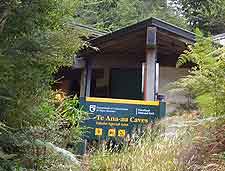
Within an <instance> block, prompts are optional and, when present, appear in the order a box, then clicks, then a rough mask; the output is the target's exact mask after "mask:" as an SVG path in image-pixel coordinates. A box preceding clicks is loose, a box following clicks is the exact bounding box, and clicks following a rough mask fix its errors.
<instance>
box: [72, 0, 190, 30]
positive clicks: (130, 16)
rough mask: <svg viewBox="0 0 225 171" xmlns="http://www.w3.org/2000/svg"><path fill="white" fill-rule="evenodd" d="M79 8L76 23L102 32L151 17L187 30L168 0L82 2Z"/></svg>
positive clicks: (96, 0) (85, 0) (90, 0)
mask: <svg viewBox="0 0 225 171" xmlns="http://www.w3.org/2000/svg"><path fill="white" fill-rule="evenodd" d="M77 7H78V9H79V10H77V13H76V16H75V19H76V21H77V22H81V23H83V24H87V25H91V26H94V27H96V28H98V29H100V30H109V31H113V30H116V29H119V28H121V27H125V26H127V25H130V24H133V23H136V22H139V21H142V20H144V19H147V18H149V17H158V18H161V19H164V20H166V21H168V22H171V23H173V24H176V25H178V26H181V27H185V28H186V22H185V20H184V18H183V17H182V16H179V15H177V14H176V13H175V12H174V9H173V8H172V7H171V6H167V1H166V0H157V1H154V0H101V1H100V0H94V1H93V0H82V1H80V3H79V5H78V6H77Z"/></svg>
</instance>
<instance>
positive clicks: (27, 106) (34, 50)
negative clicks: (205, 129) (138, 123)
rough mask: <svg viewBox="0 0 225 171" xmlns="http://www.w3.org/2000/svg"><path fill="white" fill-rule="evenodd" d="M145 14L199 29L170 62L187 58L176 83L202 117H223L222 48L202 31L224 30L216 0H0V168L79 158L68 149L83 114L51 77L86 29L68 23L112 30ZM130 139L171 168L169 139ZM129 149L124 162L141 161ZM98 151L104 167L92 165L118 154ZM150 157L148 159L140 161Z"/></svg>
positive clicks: (42, 166)
mask: <svg viewBox="0 0 225 171" xmlns="http://www.w3.org/2000/svg"><path fill="white" fill-rule="evenodd" d="M151 16H154V17H158V18H161V19H163V20H165V21H168V22H170V23H173V24H175V25H177V26H180V27H183V28H186V29H188V30H192V31H193V30H195V29H196V28H199V29H200V30H201V31H202V32H203V33H200V32H199V31H197V35H198V36H197V43H196V44H195V45H194V46H190V48H189V49H188V50H187V51H185V52H184V54H183V55H182V56H181V58H180V60H179V61H178V65H182V64H184V63H186V62H189V61H192V62H194V63H196V66H195V67H193V68H192V70H191V73H190V74H191V75H190V76H188V77H186V78H183V79H181V80H179V81H178V82H177V83H176V87H178V88H182V89H186V90H188V91H189V92H191V94H192V95H193V98H194V99H195V102H196V104H197V106H198V108H199V110H200V111H202V114H204V115H202V117H209V116H220V117H222V116H223V115H224V114H225V107H224V104H225V98H224V97H225V87H224V86H225V79H224V75H225V59H224V56H225V55H224V48H223V47H219V46H217V45H215V44H214V43H213V42H212V39H211V38H205V37H204V36H203V34H204V35H214V34H219V33H223V32H225V23H224V20H225V18H224V17H225V1H224V0H205V1H202V0H174V1H167V0H61V1H57V0H32V1H30V0H3V1H0V170H7V171H10V170H22V169H23V170H24V169H27V170H72V169H73V170H77V169H78V168H77V167H78V166H79V162H77V161H76V160H75V158H74V155H73V154H72V153H70V152H69V151H70V150H71V147H72V148H73V146H74V144H76V142H77V141H79V139H80V137H81V135H82V133H83V132H84V130H83V128H82V127H81V126H80V122H82V120H83V119H84V118H85V117H86V114H85V113H84V112H82V111H81V110H80V109H79V107H78V106H79V105H78V101H77V99H76V97H72V98H68V99H65V100H64V101H57V100H56V99H55V95H56V94H57V93H58V92H55V91H53V90H52V85H53V84H54V83H55V80H54V74H55V73H57V71H58V70H59V69H60V68H62V67H65V66H71V65H72V64H73V61H74V56H75V54H76V53H78V52H79V50H80V49H82V48H83V47H84V45H85V42H84V39H83V38H86V37H88V33H86V32H83V31H81V30H77V29H75V27H73V23H74V22H79V23H83V24H86V25H89V26H92V27H95V28H97V29H99V30H105V31H114V30H116V29H119V28H121V27H125V26H127V25H130V24H133V23H135V22H139V21H142V20H144V19H146V18H148V17H151ZM209 37H210V36H209ZM74 106H76V108H74ZM216 124H217V123H214V124H213V125H214V126H215V125H216ZM221 127H222V126H221ZM216 135H220V134H216ZM147 140H148V137H147V138H146V141H145V142H148V141H147ZM220 140H223V137H221V138H220ZM138 143H140V144H139V145H138V146H137V148H134V149H135V150H136V151H137V152H138V150H140V149H141V148H138V147H140V146H143V147H146V148H148V149H149V151H148V152H149V153H148V154H149V155H152V154H154V156H156V154H155V152H157V151H151V150H153V149H154V148H155V147H158V149H162V151H164V153H162V154H158V156H159V158H157V160H158V161H157V162H158V165H157V164H156V163H155V164H156V165H155V166H159V167H158V168H155V170H157V169H158V170H160V168H162V167H161V162H162V160H163V161H164V160H166V162H169V164H171V162H172V164H171V165H168V167H169V168H167V170H168V169H169V170H174V167H177V168H178V165H176V163H174V161H175V160H176V157H177V156H176V155H175V152H176V151H173V149H175V147H174V148H168V147H170V143H171V142H167V141H164V140H163V141H162V143H163V144H164V145H167V146H162V148H161V147H159V146H160V144H157V143H156V144H154V143H153V144H151V143H148V144H143V142H142V141H140V142H138ZM179 143H180V142H178V145H179ZM219 143H223V142H222V141H219ZM176 148H177V147H176ZM65 149H66V151H65ZM166 149H168V150H172V152H171V151H165V150H166ZM132 150H133V149H132V148H131V149H129V148H128V149H126V150H125V152H124V154H125V156H124V157H125V158H124V159H127V157H128V158H129V157H134V158H135V157H136V159H137V157H139V159H141V160H143V161H146V160H145V157H146V153H145V152H144V153H141V152H140V153H133V152H132ZM135 150H134V151H135ZM72 151H73V150H72ZM170 152H171V153H170ZM165 153H166V154H165ZM59 154H60V155H59ZM102 154H103V155H104V154H105V153H100V155H96V156H95V155H94V156H93V157H94V158H93V160H91V161H94V162H92V164H94V165H91V166H93V169H97V170H104V167H103V168H99V166H102V164H103V165H104V164H105V161H106V160H107V161H109V160H108V157H109V158H111V159H110V161H111V160H112V158H113V159H115V157H118V155H120V154H113V155H111V154H110V153H108V152H107V154H110V155H109V156H108V157H106V158H104V160H98V158H99V156H100V159H102V158H101V156H102ZM126 154H128V155H126ZM167 154H168V156H167ZM176 154H177V153H176ZM68 156H70V157H69V158H68ZM162 156H167V157H168V158H166V157H165V158H162ZM71 161H73V162H71ZM112 161H113V160H112ZM131 161H132V162H134V161H133V159H131ZM99 162H102V163H99ZM121 162H125V161H123V160H122V161H121ZM152 162H153V161H151V160H149V161H148V162H147V164H153V163H152ZM154 162H155V161H154ZM74 163H76V164H74ZM96 163H97V165H96ZM112 164H113V163H112ZM137 164H138V163H137ZM179 166H180V165H179ZM134 167H136V166H134ZM110 168H111V170H115V168H112V167H110ZM116 169H117V170H118V169H120V168H116ZM127 169H128V170H129V168H127Z"/></svg>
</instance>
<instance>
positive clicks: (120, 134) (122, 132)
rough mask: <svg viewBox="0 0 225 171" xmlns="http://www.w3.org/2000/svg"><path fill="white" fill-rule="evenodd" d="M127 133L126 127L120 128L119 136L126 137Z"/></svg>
mask: <svg viewBox="0 0 225 171" xmlns="http://www.w3.org/2000/svg"><path fill="white" fill-rule="evenodd" d="M125 135H126V131H125V130H124V129H120V130H118V136H119V137H125Z"/></svg>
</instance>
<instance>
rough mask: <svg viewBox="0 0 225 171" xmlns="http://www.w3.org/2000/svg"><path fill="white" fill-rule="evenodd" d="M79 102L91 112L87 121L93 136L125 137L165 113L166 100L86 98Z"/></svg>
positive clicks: (104, 137) (97, 137)
mask: <svg viewBox="0 0 225 171" xmlns="http://www.w3.org/2000/svg"><path fill="white" fill-rule="evenodd" d="M80 102H81V105H82V106H83V109H84V110H85V111H86V112H88V113H89V119H87V120H86V121H85V122H84V124H85V126H86V127H88V128H89V129H88V133H87V137H88V138H90V139H106V140H107V139H111V138H116V139H123V138H126V137H127V136H131V135H132V134H133V133H134V132H138V133H141V132H143V131H144V128H145V127H146V126H147V125H148V124H149V123H151V122H154V121H155V120H156V119H159V118H161V117H163V116H164V115H165V102H159V101H141V100H121V99H108V98H90V97H87V98H81V100H80Z"/></svg>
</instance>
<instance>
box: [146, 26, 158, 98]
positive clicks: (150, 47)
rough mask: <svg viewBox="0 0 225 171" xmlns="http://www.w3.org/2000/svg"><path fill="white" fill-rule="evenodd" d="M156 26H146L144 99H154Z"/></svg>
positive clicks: (155, 84)
mask: <svg viewBox="0 0 225 171" xmlns="http://www.w3.org/2000/svg"><path fill="white" fill-rule="evenodd" d="M156 59H157V49H156V28H155V27H148V28H147V37H146V69H145V85H144V99H145V100H146V101H149V100H150V101H152V100H156V98H155V95H156V86H157V85H158V83H156V80H158V79H156Z"/></svg>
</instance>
